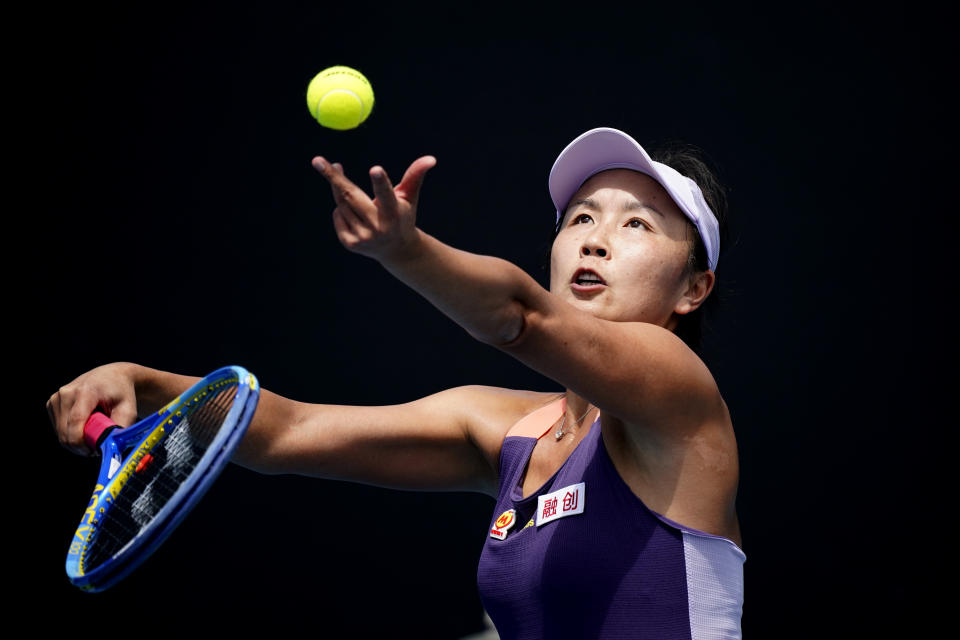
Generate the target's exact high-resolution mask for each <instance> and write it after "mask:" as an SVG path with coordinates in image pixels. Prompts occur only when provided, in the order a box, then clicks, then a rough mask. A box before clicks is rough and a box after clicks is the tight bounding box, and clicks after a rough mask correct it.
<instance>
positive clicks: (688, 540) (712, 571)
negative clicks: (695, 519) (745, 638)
mask: <svg viewBox="0 0 960 640" xmlns="http://www.w3.org/2000/svg"><path fill="white" fill-rule="evenodd" d="M683 546H684V555H685V556H686V559H687V594H688V597H689V600H690V629H691V631H692V635H693V640H736V639H738V638H740V637H741V631H740V618H741V615H742V613H743V563H744V561H745V560H746V556H745V555H744V554H743V551H741V550H740V548H739V547H738V546H737V545H735V544H734V543H733V542H731V541H730V540H727V539H725V538H720V537H717V536H709V535H704V534H700V533H690V530H689V529H687V531H685V532H684V533H683Z"/></svg>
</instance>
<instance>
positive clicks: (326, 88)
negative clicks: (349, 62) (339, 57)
mask: <svg viewBox="0 0 960 640" xmlns="http://www.w3.org/2000/svg"><path fill="white" fill-rule="evenodd" d="M307 108H308V109H309V110H310V115H312V116H313V117H314V118H316V120H317V122H319V123H320V124H322V125H323V126H325V127H327V128H330V129H337V130H340V131H343V130H344V129H353V128H355V127H357V126H359V125H360V123H361V122H363V121H364V120H366V119H367V117H368V116H369V115H370V112H371V111H372V110H373V87H371V86H370V82H369V81H368V80H367V79H366V78H365V77H364V76H363V74H362V73H360V72H359V71H357V70H356V69H351V68H350V67H342V66H338V67H330V68H329V69H324V70H323V71H321V72H320V73H318V74H317V75H316V76H314V78H313V80H311V81H310V86H308V87H307Z"/></svg>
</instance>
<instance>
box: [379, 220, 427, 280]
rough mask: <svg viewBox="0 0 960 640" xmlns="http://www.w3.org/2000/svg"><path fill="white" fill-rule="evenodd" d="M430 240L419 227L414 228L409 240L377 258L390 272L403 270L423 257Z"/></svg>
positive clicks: (387, 250) (385, 251)
mask: <svg viewBox="0 0 960 640" xmlns="http://www.w3.org/2000/svg"><path fill="white" fill-rule="evenodd" d="M429 238H430V236H429V235H427V234H426V233H424V232H423V231H421V230H420V228H419V227H414V228H413V232H412V233H411V234H410V235H409V237H408V238H406V239H405V240H404V241H403V242H399V243H397V244H396V245H394V246H393V247H390V248H389V249H386V250H384V251H383V252H382V253H381V254H380V255H379V256H377V261H378V262H379V263H380V264H381V265H382V266H383V267H385V268H386V269H388V270H390V271H394V269H397V268H402V267H403V266H404V265H407V264H410V263H411V262H413V261H415V260H416V259H417V258H419V257H420V256H422V255H423V252H424V249H425V248H426V245H427V243H428V241H429Z"/></svg>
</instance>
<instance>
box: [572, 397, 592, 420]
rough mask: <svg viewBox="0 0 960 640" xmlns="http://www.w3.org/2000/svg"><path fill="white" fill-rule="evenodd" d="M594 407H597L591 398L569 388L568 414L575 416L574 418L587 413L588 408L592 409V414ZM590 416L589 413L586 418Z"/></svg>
mask: <svg viewBox="0 0 960 640" xmlns="http://www.w3.org/2000/svg"><path fill="white" fill-rule="evenodd" d="M594 409H596V407H594V406H593V404H591V403H590V401H589V400H587V399H586V398H583V397H581V396H579V395H577V394H576V393H575V392H573V391H570V390H569V389H567V414H568V415H571V416H573V419H574V420H576V419H577V418H579V417H580V416H582V415H583V414H584V413H586V412H587V410H590V413H591V414H592V413H593V410H594ZM589 417H590V416H589V415H588V416H585V417H584V419H586V418H589Z"/></svg>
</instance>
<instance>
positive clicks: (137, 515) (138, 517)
mask: <svg viewBox="0 0 960 640" xmlns="http://www.w3.org/2000/svg"><path fill="white" fill-rule="evenodd" d="M259 396H260V389H259V385H258V383H257V379H256V378H255V377H254V376H253V374H251V373H250V372H248V371H247V370H246V369H243V368H242V367H224V368H222V369H218V370H217V371H214V372H213V373H211V374H210V375H208V376H207V377H206V378H204V379H203V380H200V381H199V382H197V383H196V384H195V385H193V386H192V387H190V388H189V389H188V390H187V391H184V392H183V393H182V394H180V396H178V397H177V398H176V399H174V400H173V401H172V402H171V403H170V404H168V405H167V406H166V407H164V408H163V409H161V410H160V411H159V412H158V413H156V414H154V415H152V416H150V417H149V418H146V419H145V420H141V421H140V422H138V423H136V424H134V425H132V426H130V427H127V428H118V426H117V425H116V424H114V423H113V422H112V421H111V420H110V419H109V418H108V417H107V416H106V415H104V414H103V413H100V412H95V413H94V414H93V415H92V416H90V418H89V419H88V420H87V422H86V424H85V425H84V430H83V435H84V439H85V440H86V441H87V444H88V445H90V447H91V448H95V447H96V446H97V445H99V446H100V451H101V453H102V455H103V461H102V462H101V465H100V476H99V478H98V479H97V485H96V487H94V490H93V495H92V496H91V497H90V504H89V506H88V507H87V509H86V511H85V512H84V514H83V518H81V520H80V526H79V527H77V531H76V533H75V534H74V537H73V541H72V542H71V543H70V550H69V551H68V552H67V576H68V577H69V578H70V581H71V582H72V583H73V584H74V585H76V586H77V587H79V588H80V589H82V590H84V591H103V590H104V589H107V588H109V587H110V586H112V585H114V584H116V583H117V582H118V581H119V580H121V579H123V578H124V577H126V576H127V575H129V574H130V572H131V571H133V570H134V569H136V568H137V567H138V566H139V565H140V563H142V562H143V561H144V560H146V559H147V557H149V555H150V554H151V553H153V551H155V550H156V549H157V547H159V546H160V544H161V543H162V542H163V541H164V540H165V539H166V538H167V536H169V535H170V533H172V532H173V530H174V529H175V528H176V526H177V525H178V524H180V522H181V521H182V520H183V518H184V517H185V516H186V515H187V513H188V512H189V511H190V509H192V508H193V507H194V505H196V503H197V501H198V500H199V499H200V498H201V497H202V496H203V494H204V493H205V492H206V491H207V489H209V488H210V485H211V484H212V483H213V481H214V480H215V479H216V477H217V475H219V473H220V471H221V470H222V469H223V466H224V465H225V464H226V463H227V461H228V460H229V459H230V455H231V453H232V452H233V450H234V449H235V448H236V446H237V444H238V443H239V442H240V438H241V437H242V436H243V433H244V432H245V431H246V429H247V426H248V425H249V424H250V420H251V418H253V413H254V411H255V410H256V407H257V400H258V399H259Z"/></svg>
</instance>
